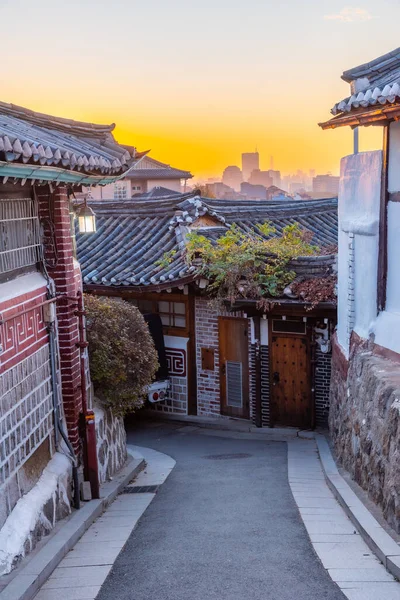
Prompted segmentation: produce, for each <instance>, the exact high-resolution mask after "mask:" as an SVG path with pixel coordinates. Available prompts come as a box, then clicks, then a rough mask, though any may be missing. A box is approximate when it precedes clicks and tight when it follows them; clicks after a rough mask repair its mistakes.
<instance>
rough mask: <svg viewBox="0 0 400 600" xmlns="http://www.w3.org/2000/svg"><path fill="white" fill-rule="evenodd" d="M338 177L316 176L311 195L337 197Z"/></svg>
mask: <svg viewBox="0 0 400 600" xmlns="http://www.w3.org/2000/svg"><path fill="white" fill-rule="evenodd" d="M339 179H340V178H339V177H336V176H334V175H331V174H330V173H328V174H327V175H317V176H316V177H314V179H313V188H312V191H313V194H318V195H326V196H337V195H338V192H339Z"/></svg>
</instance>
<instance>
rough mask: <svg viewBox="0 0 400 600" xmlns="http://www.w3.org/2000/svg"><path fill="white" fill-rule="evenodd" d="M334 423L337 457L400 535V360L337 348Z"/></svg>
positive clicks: (361, 347) (331, 417)
mask: <svg viewBox="0 0 400 600" xmlns="http://www.w3.org/2000/svg"><path fill="white" fill-rule="evenodd" d="M329 425H330V431H331V436H332V440H333V443H334V447H335V451H336V456H337V458H338V460H339V462H340V464H342V465H343V467H344V468H345V469H346V470H347V471H349V473H350V474H351V475H352V477H353V478H354V479H355V481H356V482H357V483H358V484H359V485H360V486H361V487H363V488H364V489H365V490H366V491H367V492H368V494H369V496H370V498H371V499H372V500H373V501H374V502H375V503H376V504H377V505H378V506H380V507H381V509H382V511H383V514H384V516H385V518H386V520H387V522H388V523H389V525H390V526H391V527H393V529H395V530H396V531H397V532H398V533H400V364H398V363H395V362H391V361H389V360H387V359H384V358H381V357H379V356H375V355H374V354H373V353H372V352H371V350H369V349H368V347H367V345H366V344H365V345H359V346H358V347H356V348H354V349H353V351H352V354H351V357H350V361H349V363H348V364H346V359H345V358H344V356H343V355H342V354H341V350H340V347H339V346H337V345H336V346H335V347H334V352H333V364H332V379H331V394H330V415H329Z"/></svg>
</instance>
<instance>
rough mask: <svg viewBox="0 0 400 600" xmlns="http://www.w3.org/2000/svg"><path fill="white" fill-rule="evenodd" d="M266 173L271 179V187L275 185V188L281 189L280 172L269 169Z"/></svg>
mask: <svg viewBox="0 0 400 600" xmlns="http://www.w3.org/2000/svg"><path fill="white" fill-rule="evenodd" d="M267 173H268V175H269V176H270V177H271V178H272V185H276V187H281V172H280V171H275V170H274V169H269V171H267Z"/></svg>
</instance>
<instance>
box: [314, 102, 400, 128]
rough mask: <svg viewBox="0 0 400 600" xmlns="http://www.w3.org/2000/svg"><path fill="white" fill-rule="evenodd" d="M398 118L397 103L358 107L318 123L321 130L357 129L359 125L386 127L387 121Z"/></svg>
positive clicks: (399, 112)
mask: <svg viewBox="0 0 400 600" xmlns="http://www.w3.org/2000/svg"><path fill="white" fill-rule="evenodd" d="M399 116H400V106H399V103H394V104H390V105H387V106H382V107H379V108H377V107H376V106H370V107H368V108H363V107H360V108H358V109H353V110H352V111H350V112H349V113H342V114H340V115H337V116H336V117H333V119H330V120H329V121H325V122H324V123H318V125H319V127H321V128H322V129H335V128H336V127H344V126H345V125H348V126H350V127H358V126H359V125H365V126H368V125H381V126H382V125H387V124H388V122H389V121H393V120H396V121H397V120H398V119H399Z"/></svg>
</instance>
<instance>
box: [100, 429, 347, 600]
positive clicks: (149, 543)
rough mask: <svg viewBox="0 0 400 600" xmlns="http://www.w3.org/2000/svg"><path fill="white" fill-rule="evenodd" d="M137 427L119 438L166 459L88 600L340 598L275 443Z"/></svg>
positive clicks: (284, 452)
mask: <svg viewBox="0 0 400 600" xmlns="http://www.w3.org/2000/svg"><path fill="white" fill-rule="evenodd" d="M230 435H231V437H229V438H227V437H217V436H215V435H204V432H203V433H202V434H199V433H198V431H193V430H192V428H185V427H183V426H182V425H181V424H177V423H173V424H172V423H171V424H158V423H157V424H156V423H155V424H153V425H152V426H149V425H140V426H138V427H136V428H130V429H129V430H128V442H129V443H131V444H136V445H139V446H147V447H150V448H154V449H155V450H158V451H159V452H164V453H166V454H168V455H170V456H172V457H173V458H174V459H175V460H176V463H177V464H176V467H175V469H174V470H173V471H172V473H171V475H170V476H169V478H168V479H167V481H166V482H165V483H164V485H163V486H162V487H161V488H160V490H159V492H158V494H157V496H156V497H155V499H154V500H153V502H152V504H151V505H150V507H149V508H148V509H147V511H146V512H145V514H144V515H143V517H142V519H141V521H140V522H139V525H138V527H137V529H136V530H135V531H134V532H133V534H132V535H131V537H130V538H129V540H128V542H127V544H126V546H125V548H124V549H123V551H122V552H121V554H120V555H119V557H118V559H117V561H116V562H115V564H114V567H113V569H112V571H111V573H110V575H109V577H108V578H107V580H106V581H105V583H104V585H103V587H102V590H101V592H100V594H99V596H98V600H149V599H152V600H214V599H215V600H217V599H218V600H343V599H344V595H343V594H342V592H341V591H340V590H339V588H338V587H337V586H336V584H335V583H333V581H332V580H331V579H330V577H329V575H328V574H327V572H326V571H325V569H324V568H323V566H322V564H321V563H320V561H319V559H318V557H317V556H316V554H315V553H314V550H313V548H312V545H311V542H310V541H309V539H308V536H307V533H306V530H305V528H304V525H303V523H302V520H301V518H300V515H299V513H298V509H297V507H296V505H295V502H294V499H293V497H292V494H291V491H290V488H289V483H288V478H287V446H286V443H284V442H266V441H261V440H252V439H251V440H248V439H238V436H235V433H231V434H230Z"/></svg>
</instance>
